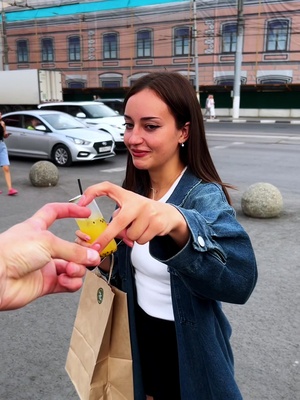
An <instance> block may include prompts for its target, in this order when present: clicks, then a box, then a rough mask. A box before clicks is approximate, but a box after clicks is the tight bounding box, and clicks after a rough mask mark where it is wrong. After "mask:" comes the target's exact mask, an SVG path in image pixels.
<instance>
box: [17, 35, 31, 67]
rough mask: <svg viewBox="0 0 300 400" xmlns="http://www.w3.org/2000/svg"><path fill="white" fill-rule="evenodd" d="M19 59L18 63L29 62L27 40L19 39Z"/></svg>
mask: <svg viewBox="0 0 300 400" xmlns="http://www.w3.org/2000/svg"><path fill="white" fill-rule="evenodd" d="M17 59H18V63H25V62H26V63H27V62H28V61H29V55H28V42H27V40H18V41H17Z"/></svg>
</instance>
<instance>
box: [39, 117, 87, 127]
mask: <svg viewBox="0 0 300 400" xmlns="http://www.w3.org/2000/svg"><path fill="white" fill-rule="evenodd" d="M42 117H43V118H44V120H45V121H47V122H48V124H49V125H51V126H52V128H53V129H55V130H57V131H60V130H64V129H82V128H86V125H84V124H83V123H81V122H80V121H78V120H77V119H76V118H73V117H71V116H70V115H68V114H64V113H62V114H43V115H42Z"/></svg>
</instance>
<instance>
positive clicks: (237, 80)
mask: <svg viewBox="0 0 300 400" xmlns="http://www.w3.org/2000/svg"><path fill="white" fill-rule="evenodd" d="M243 3H244V0H238V12H237V38H236V52H235V63H234V86H233V114H232V117H233V118H239V116H240V91H241V67H242V51H243V38H244V16H243V6H244V4H243Z"/></svg>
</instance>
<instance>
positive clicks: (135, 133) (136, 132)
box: [125, 126, 143, 144]
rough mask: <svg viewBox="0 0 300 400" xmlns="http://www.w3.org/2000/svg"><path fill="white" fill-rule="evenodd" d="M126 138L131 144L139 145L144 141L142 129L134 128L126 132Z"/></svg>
mask: <svg viewBox="0 0 300 400" xmlns="http://www.w3.org/2000/svg"><path fill="white" fill-rule="evenodd" d="M125 137H127V141H128V143H130V144H137V143H141V142H142V141H143V135H142V129H140V128H139V127H138V126H134V127H133V128H132V129H131V130H130V131H129V132H125Z"/></svg>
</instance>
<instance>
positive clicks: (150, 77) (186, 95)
mask: <svg viewBox="0 0 300 400" xmlns="http://www.w3.org/2000/svg"><path fill="white" fill-rule="evenodd" d="M146 88H148V89H151V90H153V91H154V92H155V93H156V94H157V95H158V96H159V97H160V98H161V100H162V101H163V102H164V103H166V104H167V106H168V107H169V110H170V112H171V113H172V115H173V117H174V118H175V121H176V126H177V129H181V128H182V127H183V126H184V125H185V124H186V123H187V122H189V123H190V126H189V138H188V140H187V141H186V142H185V146H184V147H180V159H181V161H182V162H183V164H184V165H187V166H188V167H189V169H190V170H191V171H192V172H193V173H194V175H196V176H197V177H198V178H200V179H202V180H203V181H204V182H215V183H218V184H220V185H221V186H222V189H223V191H224V193H225V196H226V198H227V200H228V202H229V203H230V196H229V194H228V191H227V188H232V186H231V185H229V184H227V183H224V182H222V181H221V178H220V176H219V174H218V172H217V170H216V167H215V165H214V163H213V161H212V158H211V155H210V152H209V149H208V145H207V141H206V136H205V129H204V122H203V116H202V112H201V107H200V104H199V101H198V99H197V96H196V93H195V90H194V88H193V87H192V85H191V84H190V82H189V81H188V80H187V79H186V78H185V77H184V76H182V75H181V74H179V73H177V72H167V71H164V72H154V73H150V74H147V75H144V76H142V77H141V78H139V79H138V80H137V81H136V82H135V83H134V84H133V86H132V87H131V88H130V89H129V91H128V92H127V94H126V97H125V100H124V110H125V107H126V104H127V101H128V99H129V98H130V97H131V96H133V95H134V94H136V93H138V92H140V91H142V90H144V89H146ZM123 187H124V188H126V189H128V190H132V191H134V192H138V193H141V194H145V193H147V192H148V190H149V187H150V177H149V173H148V171H146V170H139V169H137V168H136V167H135V166H134V165H133V162H132V157H131V155H130V154H128V158H127V168H126V175H125V179H124V182H123Z"/></svg>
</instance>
